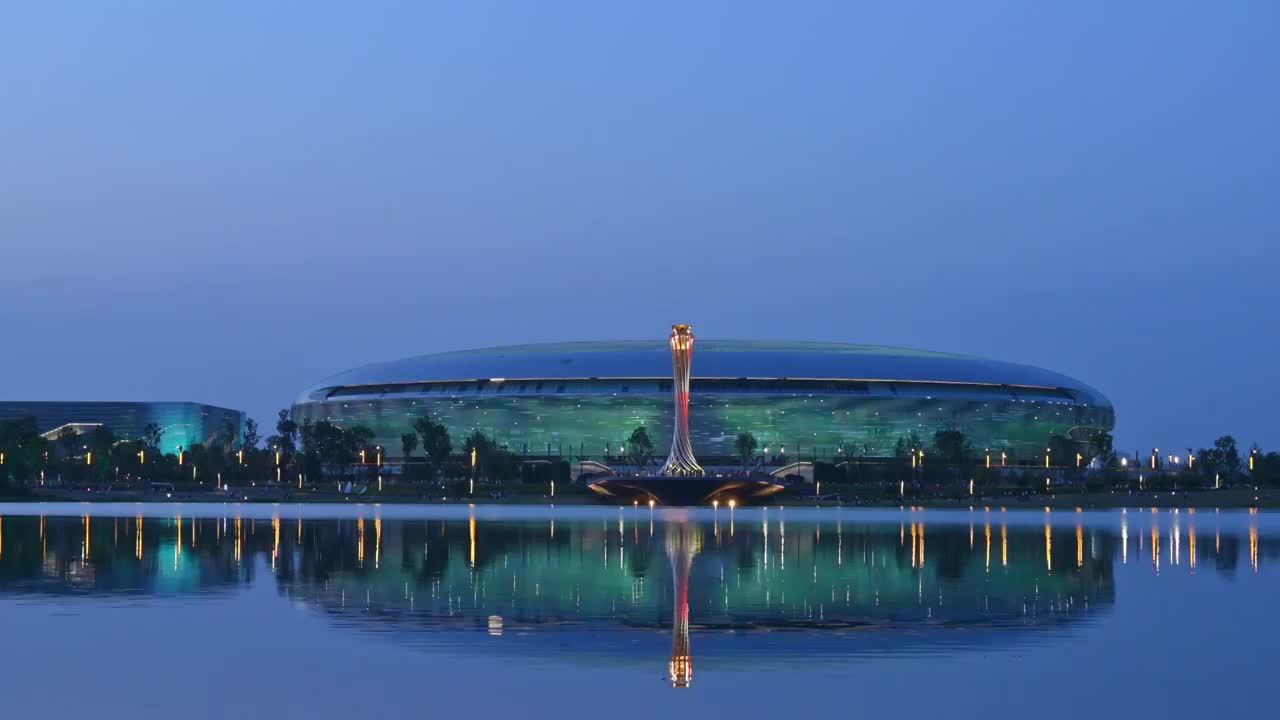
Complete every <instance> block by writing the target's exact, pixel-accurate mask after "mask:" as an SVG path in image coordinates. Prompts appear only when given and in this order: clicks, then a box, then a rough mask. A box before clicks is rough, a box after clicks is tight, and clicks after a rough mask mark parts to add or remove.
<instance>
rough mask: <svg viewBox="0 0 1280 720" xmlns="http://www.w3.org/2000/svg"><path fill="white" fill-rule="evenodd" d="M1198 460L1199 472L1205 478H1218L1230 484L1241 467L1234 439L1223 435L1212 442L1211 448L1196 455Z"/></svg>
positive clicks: (1238, 449)
mask: <svg viewBox="0 0 1280 720" xmlns="http://www.w3.org/2000/svg"><path fill="white" fill-rule="evenodd" d="M1197 458H1198V459H1199V460H1200V472H1201V473H1203V474H1204V476H1205V478H1215V479H1216V478H1220V479H1222V480H1224V481H1227V482H1230V481H1231V480H1233V479H1235V476H1236V475H1238V474H1239V473H1240V468H1241V466H1242V465H1243V463H1242V461H1241V460H1240V448H1239V446H1238V445H1236V439H1235V438H1233V437H1231V436H1230V435H1223V436H1222V437H1220V438H1218V439H1217V440H1215V441H1214V443H1213V447H1212V448H1208V449H1203V450H1201V451H1200V452H1199V454H1198V455H1197Z"/></svg>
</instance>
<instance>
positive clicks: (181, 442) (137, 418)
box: [0, 400, 245, 453]
mask: <svg viewBox="0 0 1280 720" xmlns="http://www.w3.org/2000/svg"><path fill="white" fill-rule="evenodd" d="M27 417H30V418H34V419H35V421H36V427H37V428H38V429H39V431H40V432H41V433H47V434H50V435H51V439H53V436H56V434H57V432H58V431H59V430H60V428H62V427H64V426H68V425H69V426H71V427H72V428H73V429H75V430H77V431H79V432H85V431H87V430H88V429H89V428H91V427H93V426H96V425H105V426H107V427H108V428H110V429H111V431H112V432H113V433H115V435H116V437H117V438H119V439H121V440H136V439H139V438H141V437H142V434H143V430H144V429H145V428H146V427H147V425H150V424H153V423H154V424H155V425H156V426H158V427H159V428H160V430H161V432H162V433H164V434H163V435H162V436H161V441H160V450H161V451H162V452H164V453H177V452H178V448H179V447H183V448H190V447H191V446H192V445H194V444H196V443H204V444H205V445H208V446H213V445H219V444H224V443H226V442H227V436H228V434H229V433H234V436H236V437H238V436H239V435H240V434H242V433H243V431H244V419H245V415H244V413H243V412H240V411H239V410H228V409H227V408H221V407H215V406H213V405H201V404H199V403H192V402H96V401H88V402H52V401H40V402H27V401H20V400H18V401H12V400H3V401H0V422H5V421H9V420H20V419H22V418H27Z"/></svg>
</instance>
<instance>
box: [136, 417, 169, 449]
mask: <svg viewBox="0 0 1280 720" xmlns="http://www.w3.org/2000/svg"><path fill="white" fill-rule="evenodd" d="M163 438H164V430H161V429H160V426H159V425H157V424H155V423H147V425H146V427H144V428H142V438H141V440H142V445H143V447H145V448H146V449H147V450H150V451H151V452H157V451H159V449H160V441H161V440H162V439H163Z"/></svg>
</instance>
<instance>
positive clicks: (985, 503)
mask: <svg viewBox="0 0 1280 720" xmlns="http://www.w3.org/2000/svg"><path fill="white" fill-rule="evenodd" d="M0 502H6V503H41V502H65V503H130V502H132V503H196V504H218V503H254V504H291V505H292V504H296V505H357V504H380V505H433V506H434V505H470V504H483V505H526V506H528V505H552V504H554V505H557V506H569V505H573V506H586V507H590V506H598V507H611V506H615V505H616V503H608V502H603V501H601V499H599V498H598V497H596V496H594V495H589V494H585V493H578V492H572V493H564V494H559V495H556V496H555V497H554V498H553V497H550V496H547V495H523V494H517V495H508V496H503V497H490V496H487V495H486V496H475V497H466V498H455V497H435V498H431V497H427V498H423V497H421V496H417V495H403V494H396V493H392V494H377V493H369V494H363V495H342V494H339V493H309V492H304V493H296V492H291V493H282V494H280V493H271V492H263V491H261V490H258V489H246V490H245V491H243V492H237V493H234V494H228V493H215V492H203V493H201V492H174V493H167V494H158V493H156V494H151V493H147V494H143V493H133V492H124V493H111V492H107V493H93V492H85V491H75V490H66V491H43V492H40V493H35V494H26V495H16V496H0ZM764 505H766V506H770V507H777V506H782V507H849V508H899V507H919V508H935V509H945V508H951V509H956V508H970V507H991V508H995V507H999V508H1007V509H1018V510H1031V509H1043V508H1049V509H1077V508H1079V509H1082V510H1096V509H1114V508H1137V507H1142V508H1148V507H1149V508H1188V509H1192V508H1195V509H1213V508H1218V509H1241V510H1243V509H1254V508H1256V509H1264V510H1275V509H1280V490H1276V489H1270V488H1268V489H1260V490H1257V491H1255V490H1253V489H1252V488H1239V487H1237V488H1224V489H1221V490H1189V491H1165V492H1149V491H1147V492H1124V493H1118V492H1103V493H1071V492H1064V493H1047V494H1046V493H1030V494H1025V495H1022V494H1019V495H995V496H989V497H982V496H975V497H971V496H968V495H932V496H921V497H907V498H893V499H886V498H884V497H882V496H877V497H860V496H858V495H856V494H850V495H842V496H839V497H835V496H823V497H818V498H815V497H813V496H802V495H783V496H779V497H774V498H771V501H770V502H768V503H764Z"/></svg>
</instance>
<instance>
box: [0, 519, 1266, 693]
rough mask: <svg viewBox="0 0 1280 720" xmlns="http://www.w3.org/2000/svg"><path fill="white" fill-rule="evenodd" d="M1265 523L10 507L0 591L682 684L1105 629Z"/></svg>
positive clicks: (1224, 555)
mask: <svg viewBox="0 0 1280 720" xmlns="http://www.w3.org/2000/svg"><path fill="white" fill-rule="evenodd" d="M1278 526H1280V523H1277V521H1276V519H1275V517H1274V516H1272V515H1269V514H1265V513H1263V514H1261V515H1260V514H1257V513H1218V512H1214V511H1203V510H1202V511H1199V512H1192V511H1187V510H1183V511H1176V512H1175V511H1159V512H1156V511H1143V510H1128V511H1106V512H1090V513H1085V512H1078V511H1077V512H1061V511H1057V512H1047V511H1046V512H1029V511H1022V512H1012V511H1009V512H1005V511H1002V510H1001V509H999V508H990V509H987V508H975V509H973V510H971V511H958V512H939V511H928V512H926V511H914V510H901V511H899V510H879V511H853V510H836V509H822V510H803V509H795V508H792V509H781V508H770V509H762V510H743V509H739V510H736V511H725V510H718V511H713V512H704V511H661V510H659V511H651V510H650V509H649V508H621V509H615V508H610V509H598V508H555V509H531V508H504V507H465V506H457V507H447V508H422V507H391V506H387V507H375V506H361V507H338V508H323V507H315V506H302V507H283V506H281V507H275V506H263V505H245V506H235V505H231V506H220V505H214V506H204V505H189V506H182V505H173V506H157V505H138V506H134V505H128V506H105V505H72V504H67V505H10V506H0V603H19V604H23V605H41V606H50V607H56V608H57V609H58V611H59V612H110V610H111V609H112V608H119V607H122V606H129V605H133V604H141V605H149V606H155V605H156V604H173V603H190V602H196V603H203V604H204V605H205V606H207V607H208V610H209V612H216V611H217V603H218V602H219V601H220V600H222V601H225V600H227V599H229V598H237V597H242V598H251V599H252V602H253V603H254V605H253V608H256V609H257V610H255V612H257V611H258V610H261V611H262V613H263V616H264V618H265V617H266V608H269V607H272V606H275V605H284V606H286V607H296V608H302V609H304V610H305V611H306V612H308V613H309V614H311V615H313V616H315V617H318V618H323V619H324V623H325V626H326V627H328V628H331V629H333V628H337V629H341V631H343V632H348V631H355V633H356V635H357V636H363V637H370V638H377V642H384V641H389V642H390V643H392V644H393V645H395V646H400V647H405V648H409V649H412V650H413V651H415V652H423V653H428V654H432V653H435V654H441V653H443V654H444V656H448V657H476V658H479V657H495V658H499V659H508V660H509V659H512V658H519V659H520V660H521V661H522V662H527V663H531V664H536V665H538V666H544V667H546V666H549V667H561V668H564V667H575V668H579V669H581V668H592V667H598V666H602V665H603V666H622V667H633V668H635V669H634V670H633V672H636V673H637V677H638V678H641V679H642V680H644V681H647V679H648V678H649V677H650V675H649V674H648V673H647V672H644V671H641V670H640V668H648V669H650V670H652V669H655V668H662V669H663V671H664V672H663V675H664V677H665V684H666V685H668V686H677V687H687V686H691V685H692V686H695V687H696V686H697V685H698V683H699V679H700V678H701V677H702V673H703V672H704V671H705V670H708V669H710V670H712V671H732V672H736V673H752V672H760V671H763V670H766V669H767V670H768V671H769V672H770V673H771V674H773V673H777V672H779V671H780V670H782V669H785V668H788V667H793V668H796V669H797V671H800V669H801V668H806V669H807V668H812V667H818V666H820V667H827V668H834V669H836V670H838V669H839V668H842V667H846V666H849V667H852V666H856V665H858V664H861V663H866V662H867V661H869V660H882V659H899V660H901V659H906V658H913V657H919V658H930V657H939V658H952V659H963V658H966V657H972V658H980V657H988V656H990V655H991V654H993V653H994V654H1009V653H1014V654H1017V653H1021V652H1026V651H1028V648H1036V647H1045V646H1052V645H1053V644H1055V643H1063V642H1066V641H1067V640H1068V639H1070V638H1072V637H1080V636H1081V635H1082V634H1087V633H1095V632H1105V631H1106V626H1107V623H1108V619H1109V618H1111V616H1112V615H1113V614H1115V613H1116V611H1117V607H1118V603H1120V602H1122V600H1121V598H1123V597H1125V596H1124V595H1123V594H1122V593H1121V592H1119V591H1118V590H1117V588H1118V586H1123V585H1125V583H1129V584H1130V586H1132V588H1134V589H1138V590H1142V592H1144V593H1146V596H1145V597H1143V596H1142V595H1141V594H1139V597H1137V598H1135V600H1134V602H1138V603H1149V602H1152V598H1156V597H1160V594H1161V592H1166V593H1173V592H1183V588H1185V587H1187V586H1186V582H1192V583H1200V584H1202V585H1205V584H1212V585H1213V586H1215V587H1218V586H1221V587H1229V586H1230V585H1231V583H1232V582H1233V579H1234V578H1236V577H1238V576H1240V575H1262V574H1265V572H1266V569H1267V565H1268V561H1269V560H1274V559H1275V558H1276V557H1277V556H1280V534H1277V532H1276V530H1277V529H1280V527H1278ZM1272 585H1274V583H1272ZM1175 588H1176V590H1175ZM264 591H265V592H264ZM1257 591H1258V590H1257V589H1256V588H1250V589H1246V588H1242V587H1239V586H1236V587H1235V588H1234V589H1233V590H1231V592H1257ZM1169 600H1170V601H1174V600H1175V599H1174V598H1173V597H1172V595H1170V596H1169ZM1126 601H1127V600H1126ZM0 607H3V606H0ZM267 622H268V621H267V620H263V624H264V625H265V624H267ZM241 630H242V631H243V632H260V631H261V630H262V629H261V628H255V627H252V626H250V627H243V628H241ZM149 642H157V643H162V640H161V639H159V638H148V636H147V635H146V634H145V633H143V634H142V635H140V636H139V645H138V646H137V650H138V652H146V651H147V650H148V647H147V645H148V643H149ZM193 661H194V662H196V663H197V665H198V663H199V660H198V658H195V659H193ZM695 667H696V668H697V669H698V672H699V675H698V677H697V678H695V676H694V668H695Z"/></svg>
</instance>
